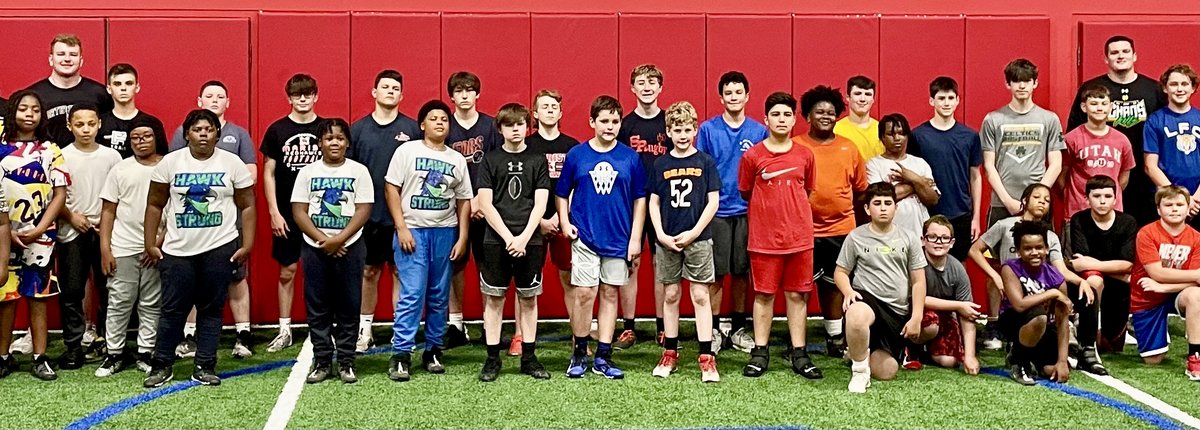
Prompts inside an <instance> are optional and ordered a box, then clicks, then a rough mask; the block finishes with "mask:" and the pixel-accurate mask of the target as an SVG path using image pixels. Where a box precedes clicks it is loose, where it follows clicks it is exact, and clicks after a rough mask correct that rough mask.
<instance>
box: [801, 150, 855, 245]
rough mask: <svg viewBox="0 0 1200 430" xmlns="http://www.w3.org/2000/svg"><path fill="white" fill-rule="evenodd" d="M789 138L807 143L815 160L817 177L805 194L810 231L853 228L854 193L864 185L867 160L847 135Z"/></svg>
mask: <svg viewBox="0 0 1200 430" xmlns="http://www.w3.org/2000/svg"><path fill="white" fill-rule="evenodd" d="M792 142H794V143H797V144H800V145H804V146H807V147H808V149H810V150H812V153H813V159H814V160H816V167H817V168H816V173H817V174H816V181H814V182H815V183H814V185H815V186H814V187H813V192H812V194H810V195H809V196H808V201H809V203H811V204H812V218H813V235H814V236H816V237H830V236H844V235H847V234H850V231H852V230H854V227H855V223H854V193H855V192H862V191H864V190H866V189H867V167H866V166H867V163H866V162H864V161H863V159H862V156H861V155H858V147H857V146H855V145H854V142H852V141H850V139H846V138H844V137H841V136H838V135H834V137H833V141H831V142H829V143H819V142H817V141H815V140H813V139H812V138H811V137H809V136H808V135H807V134H802V135H799V136H796V137H793V138H792Z"/></svg>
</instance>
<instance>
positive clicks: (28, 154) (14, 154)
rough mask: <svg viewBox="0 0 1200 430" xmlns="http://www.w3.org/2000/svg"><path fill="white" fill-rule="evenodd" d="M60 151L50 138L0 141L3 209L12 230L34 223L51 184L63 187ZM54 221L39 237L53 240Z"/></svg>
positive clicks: (48, 197)
mask: <svg viewBox="0 0 1200 430" xmlns="http://www.w3.org/2000/svg"><path fill="white" fill-rule="evenodd" d="M64 164H65V163H64V160H63V155H62V151H61V150H59V148H58V145H55V144H53V143H50V142H38V141H32V142H6V143H5V144H4V145H0V167H2V168H3V169H4V194H5V196H6V197H7V198H6V199H4V200H3V201H4V203H3V205H4V206H5V207H4V208H3V209H0V210H3V211H6V212H8V213H9V220H11V221H12V231H13V232H21V231H25V230H29V229H31V228H33V227H35V226H37V223H38V221H41V219H42V214H43V213H45V212H46V207H47V206H48V205H49V204H50V200H51V198H52V197H53V190H54V187H65V186H66V185H67V176H66V172H65V170H64ZM54 235H55V229H54V225H53V224H51V226H50V229H49V230H47V232H46V234H45V235H43V237H42V238H39V239H38V241H41V240H53V236H54Z"/></svg>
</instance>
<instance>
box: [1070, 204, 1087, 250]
mask: <svg viewBox="0 0 1200 430" xmlns="http://www.w3.org/2000/svg"><path fill="white" fill-rule="evenodd" d="M1081 213H1082V212H1081ZM1087 219H1088V221H1085V218H1084V216H1082V215H1078V214H1077V216H1072V217H1071V237H1069V238H1068V239H1069V240H1070V242H1071V254H1072V255H1074V254H1079V255H1086V256H1091V255H1092V249H1091V247H1090V246H1088V240H1087V231H1088V230H1090V229H1088V228H1087V226H1086V225H1084V223H1086V222H1090V219H1091V215H1087Z"/></svg>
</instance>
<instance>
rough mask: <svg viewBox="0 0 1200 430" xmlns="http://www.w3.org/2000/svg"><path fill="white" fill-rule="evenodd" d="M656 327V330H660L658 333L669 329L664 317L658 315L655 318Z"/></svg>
mask: <svg viewBox="0 0 1200 430" xmlns="http://www.w3.org/2000/svg"><path fill="white" fill-rule="evenodd" d="M654 328H655V330H656V332H658V333H662V332H663V331H665V330H666V329H667V328H666V324H663V319H662V317H658V318H655V319H654Z"/></svg>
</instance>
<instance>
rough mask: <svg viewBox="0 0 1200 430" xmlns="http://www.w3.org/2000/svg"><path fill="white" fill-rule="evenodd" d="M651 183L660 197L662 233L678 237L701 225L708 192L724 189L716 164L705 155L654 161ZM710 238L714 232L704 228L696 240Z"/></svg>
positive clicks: (697, 152) (663, 158)
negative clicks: (698, 224)
mask: <svg viewBox="0 0 1200 430" xmlns="http://www.w3.org/2000/svg"><path fill="white" fill-rule="evenodd" d="M648 184H649V187H650V192H652V193H654V194H655V195H657V196H658V200H659V215H661V217H662V224H663V225H662V229H663V232H664V233H666V234H668V235H671V236H675V235H678V234H680V233H683V232H685V231H688V230H691V229H692V228H694V227H696V224H697V223H699V222H700V216H701V215H703V214H704V207H705V206H707V205H708V193H710V192H714V191H720V190H721V176H720V173H718V172H717V162H716V161H713V159H712V157H710V156H709V155H708V154H705V153H704V152H701V151H696V153H694V154H692V155H689V156H687V157H683V158H677V157H675V156H673V155H670V154H667V155H664V156H662V157H659V158H658V160H656V161H655V162H654V170H652V171H650V182H648ZM647 218H649V217H648V216H647ZM710 238H712V232H711V231H710V229H709V227H705V228H704V232H703V233H700V236H697V237H696V240H708V239H710Z"/></svg>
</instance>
